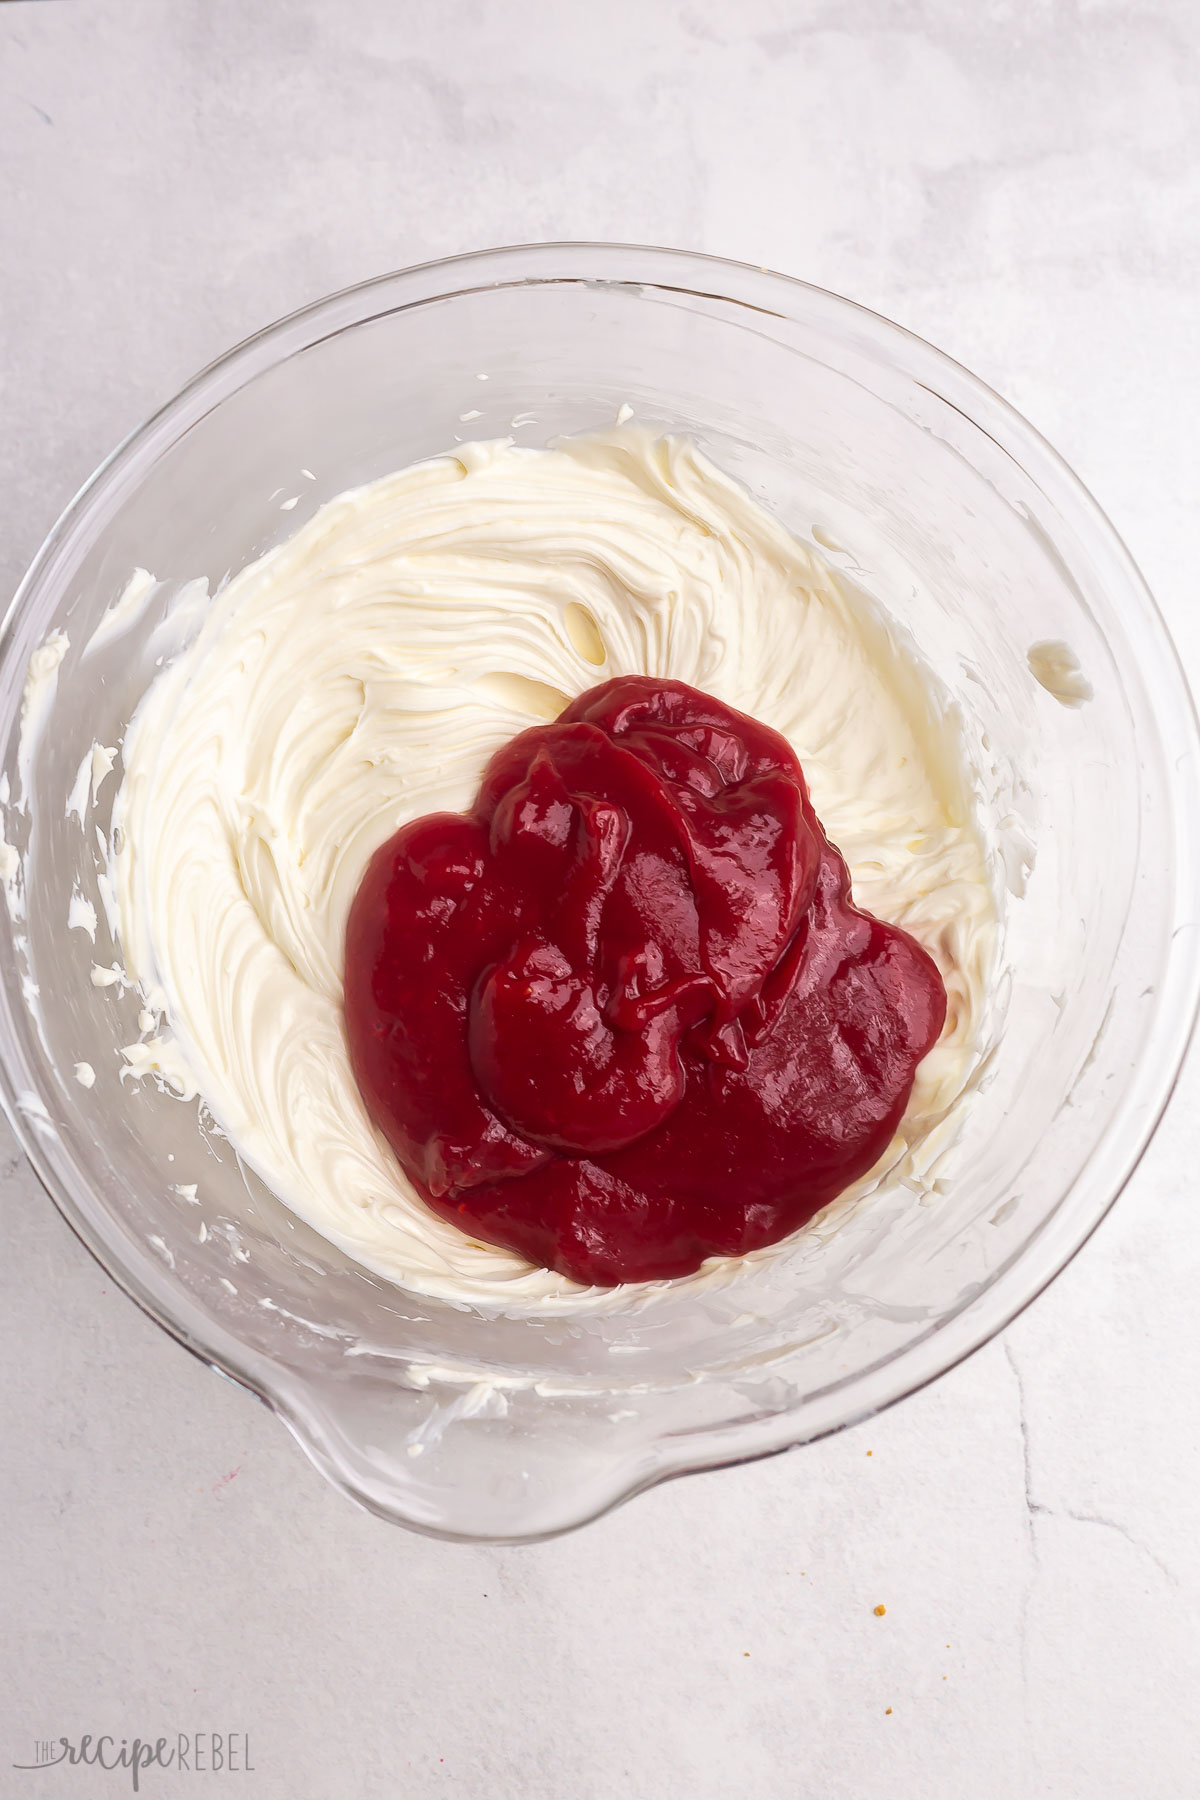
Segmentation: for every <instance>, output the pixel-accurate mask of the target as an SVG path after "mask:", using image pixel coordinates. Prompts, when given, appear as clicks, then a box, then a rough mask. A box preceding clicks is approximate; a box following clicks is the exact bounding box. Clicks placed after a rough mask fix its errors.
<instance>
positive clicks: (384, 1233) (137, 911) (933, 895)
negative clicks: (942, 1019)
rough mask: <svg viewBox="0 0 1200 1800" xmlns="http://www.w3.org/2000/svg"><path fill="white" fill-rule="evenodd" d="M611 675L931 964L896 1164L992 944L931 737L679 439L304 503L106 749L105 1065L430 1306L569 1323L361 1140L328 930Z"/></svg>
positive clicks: (960, 817)
mask: <svg viewBox="0 0 1200 1800" xmlns="http://www.w3.org/2000/svg"><path fill="white" fill-rule="evenodd" d="M632 672H637V673H645V674H651V675H662V676H674V677H677V678H678V679H681V680H683V681H687V682H690V683H692V685H694V686H696V687H699V688H702V689H706V690H707V691H709V692H711V693H713V694H715V695H717V696H718V697H719V698H720V699H722V700H724V701H726V702H728V703H729V704H731V705H733V706H735V707H739V708H741V709H742V710H743V711H746V712H749V713H752V714H753V715H755V716H756V717H757V718H760V719H762V720H764V721H765V722H766V723H767V724H769V725H773V726H775V727H776V729H777V730H779V731H782V732H783V733H784V734H785V735H786V736H787V737H788V738H789V739H790V740H791V742H792V744H793V745H794V746H795V748H796V750H797V752H798V754H799V756H800V758H801V761H802V763H803V766H804V770H805V773H806V775H807V777H808V781H809V785H810V788H811V791H812V797H813V802H814V804H815V806H816V809H817V812H818V815H819V816H820V818H821V819H822V821H823V822H824V824H825V827H826V829H827V831H828V832H829V835H830V837H831V838H832V839H833V841H834V842H835V843H836V844H837V845H838V846H839V847H840V848H841V850H842V852H843V854H844V855H845V857H846V859H847V861H848V863H849V865H850V868H851V871H852V874H853V878H854V893H855V898H856V899H857V900H858V902H859V903H860V904H861V905H863V906H864V907H866V908H868V909H869V910H870V911H871V912H874V913H876V914H878V915H879V916H880V917H882V918H885V919H889V920H892V921H895V922H896V923H899V924H902V925H904V926H905V927H907V929H908V930H909V931H911V932H913V933H914V935H915V936H916V937H918V938H919V939H920V941H921V942H922V943H923V944H924V945H925V946H926V948H927V949H928V950H929V951H930V952H931V953H932V955H933V956H934V957H935V959H936V961H937V963H938V966H939V968H940V969H941V972H942V975H943V977H944V979H945V982H946V987H947V990H948V993H949V1001H950V1006H949V1015H948V1019H947V1026H946V1031H945V1033H944V1035H943V1038H942V1040H941V1041H940V1043H939V1044H938V1045H937V1046H936V1047H935V1049H934V1050H933V1052H932V1053H931V1054H930V1056H929V1057H927V1058H926V1060H925V1062H924V1064H923V1065H922V1067H921V1070H920V1072H919V1075H918V1079H917V1085H916V1088H915V1090H914V1094H913V1100H912V1104H911V1106H910V1108H909V1112H908V1115H907V1117H906V1120H905V1125H904V1131H903V1138H902V1140H900V1141H898V1142H897V1144H896V1145H894V1146H893V1149H892V1151H891V1152H890V1153H889V1157H888V1158H886V1159H885V1166H886V1165H889V1164H892V1163H895V1162H896V1160H897V1158H899V1157H901V1156H903V1155H904V1153H905V1151H906V1150H907V1149H909V1148H911V1147H912V1146H913V1145H915V1144H918V1143H919V1142H920V1141H921V1140H922V1138H923V1137H924V1136H925V1135H926V1134H927V1133H928V1132H929V1131H930V1130H931V1129H932V1128H933V1127H934V1126H935V1125H940V1124H941V1123H942V1121H943V1120H944V1119H945V1117H946V1115H947V1114H950V1115H951V1118H952V1117H953V1109H954V1108H955V1106H956V1103H959V1104H961V1102H962V1097H963V1093H964V1088H965V1086H966V1084H967V1082H968V1080H969V1077H970V1075H971V1072H972V1068H973V1066H974V1064H975V1061H976V1059H977V1054H978V1050H979V1042H978V1040H979V1032H980V1021H981V1017H982V1007H983V1000H984V986H985V977H986V973H987V967H988V962H989V957H990V949H991V936H992V918H993V913H992V903H991V897H990V892H989V888H988V883H987V879H986V875H985V869H984V860H983V854H982V850H981V847H980V843H979V841H978V838H977V836H976V833H975V830H974V827H973V824H972V819H971V813H970V808H969V803H968V797H967V791H966V781H965V778H964V772H963V770H962V768H961V750H960V746H959V743H958V734H957V729H956V724H955V719H954V715H953V712H952V709H950V708H948V706H947V705H946V703H945V702H944V699H943V697H942V696H941V695H940V694H939V693H938V692H936V691H935V690H934V689H933V687H932V685H931V683H930V681H929V679H928V677H927V676H926V675H925V674H924V673H923V672H922V670H921V669H920V667H919V665H918V664H917V662H916V661H915V659H914V657H913V655H912V653H911V651H909V650H907V649H906V648H904V647H903V646H902V644H901V643H900V642H899V641H898V639H897V637H896V635H895V634H894V633H893V632H892V631H891V630H890V629H889V628H888V626H887V625H886V623H885V622H884V620H883V619H882V617H881V615H879V614H878V612H877V611H876V609H875V608H874V607H873V606H872V605H871V604H870V603H869V602H868V601H866V600H865V598H864V597H863V596H862V595H861V594H859V593H857V592H856V591H855V590H853V589H851V588H850V587H848V586H847V585H846V584H845V583H844V582H842V581H841V580H840V579H839V578H838V577H836V576H835V575H834V574H833V572H832V571H831V570H830V569H829V567H828V566H827V565H826V564H825V563H824V562H823V561H820V560H818V558H817V557H816V556H815V555H814V554H813V553H812V552H810V551H809V550H808V549H807V548H806V547H804V546H803V545H801V544H800V543H799V542H798V541H797V540H796V539H795V538H793V537H792V536H791V535H790V534H789V533H788V532H787V531H785V530H784V529H783V527H782V526H781V525H779V524H778V523H777V522H776V521H775V520H774V519H773V518H772V517H770V515H769V514H767V513H766V512H764V511H763V509H762V508H761V507H759V506H758V505H757V504H755V503H754V502H753V501H752V500H751V499H750V497H749V496H748V495H747V494H746V493H745V492H744V491H743V490H742V489H741V488H739V487H738V486H737V485H736V484H735V483H733V482H732V481H730V480H729V479H727V478H726V477H725V476H724V475H722V474H721V473H720V472H719V471H718V470H717V469H716V468H714V467H713V466H712V465H711V464H710V463H709V462H707V461H706V460H705V459H704V458H703V457H702V456H701V455H700V454H699V453H698V452H697V450H696V449H695V447H694V446H693V445H692V444H691V443H690V442H688V441H686V440H684V439H658V440H656V439H654V438H653V437H652V436H651V435H650V434H649V433H647V432H645V431H644V430H642V429H639V428H637V427H629V426H624V427H621V428H619V429H617V430H615V431H613V432H610V433H606V434H603V435H597V436H592V437H587V438H580V439H576V440H571V441H567V442H564V443H563V444H562V445H561V446H560V447H558V448H556V449H553V450H526V449H518V448H515V447H513V446H512V445H511V444H509V443H507V442H498V443H487V444H472V445H469V446H464V447H463V448H462V449H461V450H459V451H458V452H456V453H455V454H454V455H453V456H445V457H442V458H439V459H438V460H436V461H433V462H429V463H424V464H420V465H417V466H415V467H413V468H409V469H406V470H404V471H402V472H401V473H399V474H397V475H393V476H389V477H387V478H386V479H385V480H382V481H378V482H375V483H373V484H372V485H370V486H369V487H365V488H362V489H360V490H358V491H357V492H354V493H349V494H345V495H343V496H342V497H341V498H339V499H337V500H334V501H331V502H330V503H329V504H328V505H327V506H325V507H323V508H322V509H321V511H320V512H319V513H318V514H317V515H316V516H315V518H313V519H312V520H311V521H310V522H309V523H308V524H307V525H306V526H305V527H304V528H303V529H302V530H301V531H300V532H298V533H297V534H296V536H295V537H294V538H292V539H291V541H290V542H288V543H287V544H284V545H283V546H281V547H280V548H279V549H277V550H274V551H272V552H271V553H270V554H269V555H267V556H265V557H263V558H262V559H261V561H259V562H257V563H255V564H254V565H253V566H252V567H250V568H248V569H246V570H244V571H243V572H242V573H241V574H240V575H239V576H237V577H236V579H235V580H233V581H231V582H230V583H229V585H228V586H227V587H226V588H225V589H224V590H223V591H222V592H221V593H220V594H219V595H218V596H217V597H216V598H215V599H214V601H213V602H212V604H211V607H210V609H209V610H208V612H207V615H206V618H205V622H204V624H203V626H202V628H201V629H200V631H199V634H198V635H197V637H196V638H195V640H194V641H193V642H192V643H191V645H190V646H189V648H188V649H187V650H185V651H184V652H183V653H182V654H181V655H180V656H179V657H178V658H177V659H176V660H175V661H174V662H173V663H172V664H171V665H170V666H168V667H167V668H166V669H165V670H164V671H163V673H162V674H161V675H160V676H159V677H158V678H157V679H156V680H155V682H154V684H153V686H152V687H151V689H150V690H149V692H148V694H147V695H146V698H145V700H144V701H143V703H142V705H141V707H140V708H139V709H138V713H137V715H136V718H135V720H134V722H133V724H132V726H131V728H130V731H129V733H128V735H127V738H126V742H125V747H124V761H125V776H124V782H123V785H122V788H121V792H120V794H119V796H118V799H117V804H116V808H115V811H114V815H113V823H114V826H116V827H117V828H118V833H119V835H118V837H117V842H118V843H119V850H118V853H117V855H116V858H115V870H114V873H115V886H116V894H117V902H118V906H119V919H120V932H121V940H122V947H123V951H124V955H125V960H126V967H127V970H128V972H129V974H130V975H131V976H132V977H133V978H134V979H135V980H137V981H138V982H139V983H141V985H142V987H143V989H144V991H145V992H146V994H147V995H148V996H149V997H150V998H151V1002H152V1003H153V1004H155V1005H157V1006H159V1007H160V1008H161V1009H162V1010H163V1011H164V1013H165V1021H166V1022H165V1025H164V1027H163V1029H162V1032H161V1034H160V1035H159V1036H158V1037H156V1038H153V1039H152V1041H151V1042H149V1043H143V1044H141V1045H138V1046H132V1047H131V1050H130V1052H128V1053H127V1054H128V1057H129V1061H130V1064H131V1066H132V1067H133V1068H135V1070H136V1071H137V1072H139V1073H145V1072H149V1071H152V1070H155V1069H157V1070H159V1071H161V1072H163V1073H165V1074H167V1075H169V1076H173V1077H174V1078H175V1080H176V1085H177V1086H183V1087H185V1088H188V1089H190V1090H191V1091H195V1090H196V1089H198V1090H199V1092H200V1093H201V1094H202V1095H203V1096H204V1098H205V1100H206V1101H207V1103H208V1105H209V1107H210V1109H211V1111H212V1112H213V1114H214V1115H215V1117H216V1118H217V1120H218V1121H219V1123H220V1124H221V1126H222V1127H223V1128H224V1130H225V1131H227V1132H228V1134H229V1136H230V1138H231V1139H232V1141H233V1143H234V1144H235V1145H236V1147H237V1149H238V1150H239V1151H240V1152H241V1154H242V1155H243V1156H244V1157H245V1158H246V1159H247V1161H248V1162H249V1163H251V1164H252V1165H253V1166H254V1167H255V1168H256V1169H257V1170H258V1172H259V1173H260V1174H261V1175H262V1176H263V1178H264V1179H265V1180H266V1181H267V1182H268V1183H269V1185H270V1186H271V1187H272V1188H273V1190H274V1191H275V1192H276V1193H277V1194H278V1195H279V1196H280V1198H281V1199H282V1200H284V1201H285V1202H286V1203H287V1204H288V1205H289V1206H291V1207H292V1208H293V1209H294V1210H295V1211H296V1212H297V1213H299V1214H301V1215H302V1216H303V1217H304V1218H305V1219H307V1220H308V1221H309V1222H310V1223H311V1224H312V1225H313V1226H315V1227H316V1228H317V1230H319V1231H321V1232H322V1233H324V1234H325V1235H326V1236H327V1237H328V1238H330V1239H332V1240H333V1241H334V1242H335V1243H337V1244H340V1245H341V1246H342V1247H343V1248H344V1249H345V1250H346V1251H348V1252H349V1253H350V1254H351V1255H352V1256H354V1257H356V1258H357V1259H358V1260H359V1261H360V1262H362V1263H364V1264H366V1265H367V1266H368V1267H370V1268H372V1269H374V1270H376V1271H378V1272H380V1273H382V1274H384V1275H386V1276H388V1277H390V1278H392V1279H394V1280H396V1281H398V1282H401V1283H403V1284H405V1285H407V1286H411V1287H413V1288H417V1289H421V1290H424V1291H425V1292H427V1293H435V1294H438V1295H442V1296H445V1297H447V1298H452V1299H458V1300H465V1301H472V1300H473V1301H491V1302H497V1303H500V1304H503V1305H505V1306H508V1307H511V1306H512V1305H514V1304H528V1303H533V1304H550V1305H555V1304H561V1303H562V1302H564V1301H570V1300H572V1299H574V1300H579V1299H580V1298H581V1290H579V1289H578V1288H575V1287H574V1286H573V1285H572V1284H571V1283H570V1282H568V1281H566V1280H565V1279H564V1278H563V1277H561V1276H558V1275H554V1274H551V1273H549V1272H547V1271H545V1270H541V1269H532V1268H531V1267H530V1266H529V1265H528V1264H526V1263H524V1262H523V1261H522V1260H521V1259H520V1258H518V1257H515V1256H513V1255H512V1254H510V1253H509V1252H507V1251H501V1250H496V1249H492V1248H489V1247H487V1246H485V1245H482V1244H478V1243H476V1242H473V1241H472V1240H471V1239H469V1238H467V1237H465V1236H463V1235H462V1234H461V1233H460V1232H459V1231H457V1230H456V1228H455V1227H453V1226H451V1225H449V1224H447V1223H445V1222H443V1221H442V1220H441V1219H439V1218H437V1217H435V1216H434V1215H433V1214H432V1213H430V1212H429V1211H428V1210H427V1209H426V1208H425V1207H424V1206H423V1204H422V1203H421V1201H420V1200H419V1199H418V1198H417V1196H416V1195H415V1193H414V1192H413V1190H412V1189H411V1187H410V1186H409V1184H408V1182H407V1180H406V1178H405V1176H404V1174H403V1173H402V1171H401V1170H400V1168H399V1166H398V1165H397V1163H396V1162H395V1160H394V1158H393V1156H392V1154H391V1152H390V1151H389V1149H388V1148H387V1146H386V1145H385V1144H384V1143H383V1141H382V1139H381V1138H380V1137H379V1136H378V1134H377V1133H376V1132H375V1130H374V1128H373V1127H372V1125H371V1124H370V1122H369V1120H368V1119H367V1116H366V1114H365V1112H364V1110H363V1107H362V1103H361V1101H360V1100H359V1096H358V1091H357V1088H356V1086H355V1083H354V1078H353V1075H352V1074H351V1070H350V1065H349V1060H348V1057H347V1053H346V1046H345V1039H344V1032H343V1023H342V1008H341V998H342V988H341V977H342V941H343V935H344V929H345V920H346V914H347V911H348V909H349V906H350V902H351V900H352V899H353V896H354V893H355V890H356V888H357V886H358V882H359V878H360V876H361V873H362V870H363V868H364V865H365V864H366V862H367V860H368V858H369V857H370V856H371V854H372V852H373V851H374V850H375V849H376V848H377V847H378V845H380V844H381V843H382V842H383V841H384V840H385V839H387V838H388V837H390V836H391V835H392V833H393V832H394V831H395V830H396V829H397V827H398V826H400V825H401V824H402V823H404V821H405V820H407V819H410V818H412V817H414V816H415V815H417V814H420V813H425V812H429V811H433V810H437V809H440V808H450V809H455V810H458V809H462V808H464V807H466V806H467V805H468V804H469V803H470V801H471V799H472V797H473V795H474V791H475V788H476V786H477V783H478V780H479V776H480V773H481V771H482V768H483V766H484V763H485V762H486V760H487V758H488V756H489V755H490V754H491V752H492V751H493V750H495V749H496V748H497V747H498V746H499V745H500V744H502V743H504V742H505V740H506V739H507V738H509V737H511V736H512V735H513V733H515V732H517V731H519V730H521V729H522V728H523V727H525V726H527V725H528V724H530V723H531V722H533V721H534V720H536V719H547V718H552V717H554V716H555V715H556V714H557V713H558V712H559V711H560V710H561V708H562V706H563V705H564V704H565V703H566V700H567V698H568V697H570V696H572V695H575V694H577V693H579V692H581V691H582V690H583V689H585V688H588V687H591V686H593V685H595V683H596V682H598V681H601V680H605V679H607V678H608V677H609V676H611V675H616V674H625V673H632ZM189 1073H190V1080H189ZM862 1185H864V1186H865V1185H870V1184H869V1183H866V1184H862ZM760 1254H772V1253H771V1252H765V1253H760ZM727 1272H728V1265H720V1264H715V1263H713V1264H709V1265H706V1268H705V1270H703V1271H701V1273H700V1274H699V1275H698V1276H694V1277H689V1278H688V1279H689V1280H691V1281H700V1282H702V1281H705V1280H711V1279H721V1278H724V1276H725V1275H726V1274H727Z"/></svg>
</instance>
